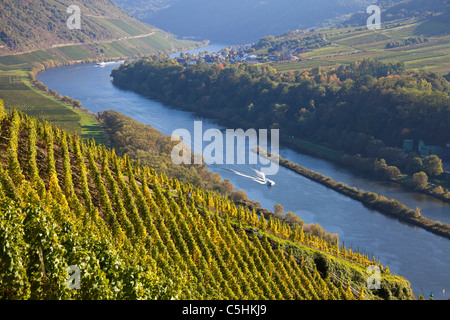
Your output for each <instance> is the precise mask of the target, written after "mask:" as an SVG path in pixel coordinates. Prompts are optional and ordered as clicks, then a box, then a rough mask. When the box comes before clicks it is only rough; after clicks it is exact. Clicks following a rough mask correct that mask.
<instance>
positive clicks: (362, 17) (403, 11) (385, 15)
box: [341, 0, 450, 36]
mask: <svg viewBox="0 0 450 320" xmlns="http://www.w3.org/2000/svg"><path fill="white" fill-rule="evenodd" d="M376 4H377V5H378V6H379V7H380V8H381V13H382V20H383V21H384V23H389V22H393V21H401V20H410V19H415V20H416V21H418V22H422V23H423V25H421V26H420V27H418V28H417V30H416V31H415V33H416V35H422V36H436V35H444V34H448V33H449V32H450V20H449V14H450V1H448V0H427V3H426V5H424V3H423V1H421V0H402V1H396V2H393V1H386V0H379V1H378V2H377V3H376ZM366 21H367V14H366V13H357V14H354V15H352V17H351V18H350V19H348V20H347V21H344V22H343V23H342V24H341V25H343V26H364V25H365V24H366Z"/></svg>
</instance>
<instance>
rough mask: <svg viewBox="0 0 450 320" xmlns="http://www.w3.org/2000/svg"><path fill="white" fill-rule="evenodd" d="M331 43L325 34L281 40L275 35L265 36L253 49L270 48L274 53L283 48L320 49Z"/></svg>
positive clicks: (269, 50)
mask: <svg viewBox="0 0 450 320" xmlns="http://www.w3.org/2000/svg"><path fill="white" fill-rule="evenodd" d="M330 44H331V42H330V41H328V40H327V38H326V36H325V34H323V33H313V34H311V35H305V36H303V37H301V38H298V39H289V40H284V39H283V40H279V39H277V38H275V37H274V36H267V37H263V38H261V39H260V40H259V42H258V43H257V44H255V45H254V46H253V49H255V50H260V49H268V52H269V53H272V52H273V51H283V48H305V49H318V48H321V47H325V46H328V45H330Z"/></svg>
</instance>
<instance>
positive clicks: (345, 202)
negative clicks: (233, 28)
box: [37, 45, 450, 299]
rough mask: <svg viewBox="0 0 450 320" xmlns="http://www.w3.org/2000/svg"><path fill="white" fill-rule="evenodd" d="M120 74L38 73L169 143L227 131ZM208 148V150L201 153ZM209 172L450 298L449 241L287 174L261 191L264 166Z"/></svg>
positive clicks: (310, 161) (429, 211)
mask: <svg viewBox="0 0 450 320" xmlns="http://www.w3.org/2000/svg"><path fill="white" fill-rule="evenodd" d="M223 47H224V46H222V45H210V46H208V47H206V48H203V49H202V50H209V51H210V52H214V51H217V50H220V49H221V48H223ZM116 67H117V65H107V66H105V67H98V66H96V65H95V64H80V65H73V66H66V67H59V68H55V69H50V70H47V71H44V72H42V73H40V74H39V75H38V76H37V79H38V80H39V81H41V82H43V83H44V84H45V85H46V86H48V88H49V89H53V90H56V91H58V93H59V94H61V95H63V96H66V95H67V96H69V97H71V98H73V99H77V100H79V101H80V102H81V103H82V105H83V108H86V109H88V110H89V111H91V112H93V113H97V112H99V111H103V110H116V111H119V112H121V113H123V114H125V115H127V116H129V117H132V118H134V119H136V120H137V121H139V122H141V123H144V124H150V125H151V126H153V127H154V128H156V129H158V130H159V131H161V132H163V133H164V134H167V135H169V134H172V133H173V132H174V130H176V129H187V130H189V131H190V132H192V136H193V137H192V138H193V139H194V130H193V128H194V121H202V125H203V131H205V130H207V129H211V128H217V129H224V128H222V127H221V126H219V125H217V124H216V123H214V121H211V120H205V119H200V118H197V117H194V116H193V115H192V114H191V113H189V112H184V111H181V110H177V109H173V108H169V107H167V106H165V105H164V104H162V103H161V102H158V101H154V100H150V99H148V98H145V97H143V96H140V95H138V94H136V93H133V92H130V91H123V90H120V89H118V88H117V87H115V86H113V85H112V83H111V77H110V74H111V71H112V69H114V68H116ZM208 144H209V142H208V143H206V142H205V143H204V144H203V147H205V146H207V145H208ZM237 151H238V152H237V153H239V152H242V150H237ZM244 152H245V151H244ZM280 154H281V156H282V157H284V158H287V159H289V160H291V161H292V162H295V163H299V164H300V165H302V166H304V167H306V168H308V169H311V170H313V171H317V172H320V173H322V174H324V175H327V176H329V177H331V178H333V179H334V180H336V181H339V182H343V183H345V184H348V185H351V186H354V187H356V188H358V189H363V190H366V191H372V192H376V193H378V194H381V195H384V196H386V197H388V198H395V199H397V200H399V201H401V202H403V203H405V204H406V205H408V206H409V207H410V208H413V209H415V208H416V207H419V208H421V210H422V215H423V216H425V217H428V218H430V219H434V220H439V221H442V222H448V223H450V205H448V204H445V203H443V202H442V201H438V200H436V199H434V198H432V197H428V196H426V195H422V194H416V193H410V192H406V191H404V190H403V189H402V188H401V187H400V186H398V185H395V184H392V183H386V182H378V181H372V180H368V179H366V178H363V177H360V176H358V175H355V174H353V173H351V172H349V171H347V170H345V169H342V168H340V167H338V166H336V165H334V164H332V163H330V162H327V161H324V160H321V159H316V158H313V157H310V156H307V155H303V154H300V153H297V152H295V151H293V150H290V149H287V148H281V149H280ZM209 168H210V170H211V171H214V172H218V173H220V175H221V176H222V177H223V178H226V179H229V180H230V181H231V183H232V184H233V185H234V186H235V188H236V189H239V190H244V191H245V192H246V193H247V195H248V197H249V199H255V200H257V201H259V202H260V203H261V205H262V206H263V207H265V208H267V209H272V208H273V206H274V205H275V204H276V203H280V204H282V205H283V207H284V208H285V212H288V211H292V212H294V213H295V214H296V215H298V216H299V217H301V218H302V219H303V220H304V221H305V222H307V223H318V224H319V225H321V226H322V227H323V228H324V229H326V230H327V231H328V232H331V233H337V234H339V239H340V241H341V242H343V243H344V244H345V246H347V247H352V248H354V249H359V250H360V251H361V252H364V253H366V254H369V255H370V256H375V257H376V258H377V259H380V261H381V262H382V264H383V265H387V266H389V268H390V270H391V272H392V273H395V274H398V275H401V276H404V277H406V278H407V279H408V280H409V281H410V282H411V286H412V288H413V290H414V293H415V295H416V296H418V295H419V294H422V295H424V296H425V298H428V297H429V295H430V293H433V296H434V299H443V298H445V299H448V298H450V293H449V291H450V272H449V270H450V240H448V239H445V238H442V237H440V236H437V235H434V234H432V233H430V232H427V231H424V230H422V229H420V228H417V227H414V226H410V225H407V224H404V223H401V222H399V221H397V220H396V219H392V218H389V217H387V216H385V215H383V214H381V213H379V212H377V211H374V210H370V209H368V208H366V207H364V206H363V205H362V204H361V203H359V202H357V201H354V200H352V199H350V198H347V197H345V196H343V195H341V194H339V193H337V192H335V191H332V190H329V189H327V188H326V187H324V186H322V185H320V184H318V183H315V182H312V181H310V180H308V179H306V178H304V177H302V176H300V175H298V174H295V173H294V172H292V171H289V170H287V169H285V168H280V169H279V171H278V173H277V174H276V175H274V176H271V177H269V178H270V179H271V180H273V181H274V182H275V183H276V184H275V185H274V186H273V187H268V186H266V185H264V184H262V183H261V181H260V177H259V176H258V171H259V170H261V165H260V166H258V165H232V164H228V165H212V166H209ZM444 289H446V290H447V292H445V290H444Z"/></svg>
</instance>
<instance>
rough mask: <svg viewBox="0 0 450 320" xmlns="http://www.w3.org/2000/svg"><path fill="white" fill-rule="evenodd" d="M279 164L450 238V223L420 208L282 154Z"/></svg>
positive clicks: (403, 219) (368, 204) (259, 151)
mask: <svg viewBox="0 0 450 320" xmlns="http://www.w3.org/2000/svg"><path fill="white" fill-rule="evenodd" d="M255 151H256V152H257V153H258V154H259V155H261V156H263V157H266V158H269V157H270V156H271V153H270V152H267V151H265V150H263V149H261V148H259V147H258V148H257V150H255ZM279 164H280V166H283V167H285V168H287V169H290V170H292V171H294V172H296V173H298V174H300V175H302V176H304V177H306V178H308V179H310V180H312V181H315V182H317V183H320V184H322V185H324V186H326V187H327V188H330V189H332V190H335V191H337V192H339V193H341V194H343V195H345V196H347V197H349V198H352V199H354V200H357V201H359V202H361V203H362V204H364V205H365V206H367V207H368V208H372V209H375V210H377V211H379V212H381V213H384V214H386V215H388V216H391V217H395V218H397V219H399V220H400V221H403V222H406V223H409V224H411V225H415V226H417V227H420V228H423V229H425V230H427V231H430V232H432V233H434V234H436V235H439V236H442V237H445V238H447V239H450V225H448V224H443V223H440V222H438V221H433V220H430V219H427V218H425V217H422V216H421V214H420V210H418V209H416V210H412V209H410V208H408V207H407V206H406V205H404V204H403V203H401V202H399V201H397V200H395V199H391V200H389V199H388V198H386V197H384V196H379V195H378V194H376V193H374V192H368V191H363V190H358V189H356V188H353V187H350V186H348V185H345V184H343V183H340V182H336V181H334V180H333V179H331V178H329V177H326V176H324V175H322V174H320V173H317V172H314V171H311V170H308V169H306V168H304V167H302V166H300V165H299V164H296V163H292V162H290V161H289V160H286V159H283V158H282V157H281V156H279Z"/></svg>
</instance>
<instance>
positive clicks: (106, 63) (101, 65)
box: [97, 60, 125, 67]
mask: <svg viewBox="0 0 450 320" xmlns="http://www.w3.org/2000/svg"><path fill="white" fill-rule="evenodd" d="M124 62H125V60H118V61H108V62H105V61H102V62H99V63H97V66H99V67H104V66H106V65H108V64H122V63H124Z"/></svg>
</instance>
